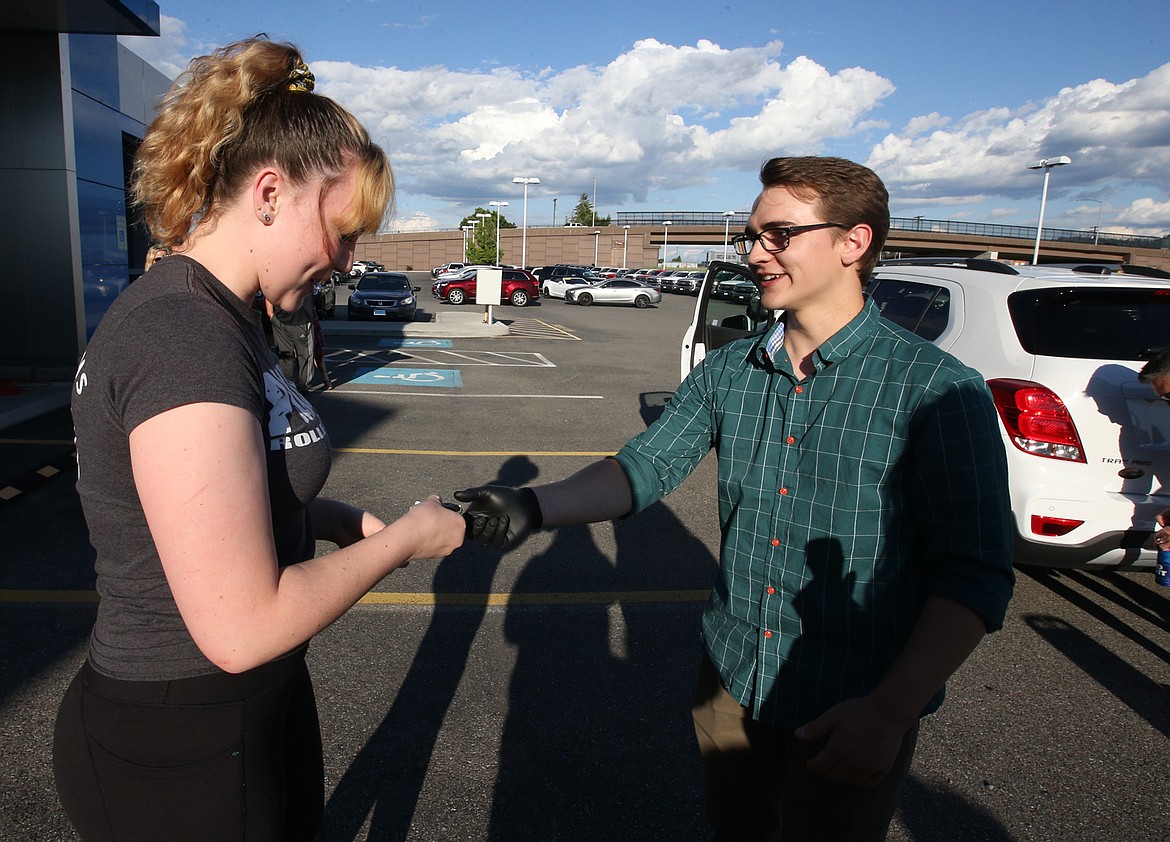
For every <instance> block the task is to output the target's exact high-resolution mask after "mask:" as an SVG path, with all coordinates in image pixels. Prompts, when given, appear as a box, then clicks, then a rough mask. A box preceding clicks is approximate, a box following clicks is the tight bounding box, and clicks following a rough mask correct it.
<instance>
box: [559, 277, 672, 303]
mask: <svg viewBox="0 0 1170 842" xmlns="http://www.w3.org/2000/svg"><path fill="white" fill-rule="evenodd" d="M660 301H662V293H660V292H659V291H658V290H656V289H654V287H652V286H647V285H646V284H643V283H640V282H639V281H631V280H629V279H628V278H614V279H613V280H611V281H603V282H602V283H600V284H590V285H589V286H585V287H569V288H568V289H566V290H565V303H566V304H580V305H581V306H583V307H587V306H589V305H590V304H594V303H596V304H633V305H634V306H635V307H637V308H638V309H642V308H645V307H649V306H650V305H651V304H658V303H659V302H660Z"/></svg>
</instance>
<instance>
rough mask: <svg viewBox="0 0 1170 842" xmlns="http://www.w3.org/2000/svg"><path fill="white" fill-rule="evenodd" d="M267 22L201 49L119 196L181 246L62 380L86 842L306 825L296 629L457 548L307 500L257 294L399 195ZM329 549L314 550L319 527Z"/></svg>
mask: <svg viewBox="0 0 1170 842" xmlns="http://www.w3.org/2000/svg"><path fill="white" fill-rule="evenodd" d="M312 89H313V77H312V74H311V73H310V72H309V70H308V67H307V66H306V65H305V64H304V61H303V60H302V58H301V55H300V53H299V51H298V50H297V49H296V48H295V47H294V46H292V45H290V44H283V43H276V42H272V41H269V40H267V39H265V38H254V39H249V40H246V41H241V42H237V43H234V44H231V45H228V46H226V47H223V48H221V49H219V50H217V51H215V52H214V53H213V54H212V55H209V56H203V57H200V58H196V59H195V60H193V61H192V63H191V64H190V66H189V67H188V68H187V70H186V71H185V72H184V73H183V74H182V75H181V76H180V77H179V79H178V80H177V82H176V83H175V85H174V86H173V87H172V89H171V90H170V92H169V93H168V94H167V95H166V97H165V99H164V100H163V102H162V104H161V106H160V109H159V111H158V114H157V116H156V117H155V119H154V121H153V122H152V124H151V125H150V127H149V130H148V131H147V133H146V137H145V139H144V140H143V143H142V145H141V147H140V149H139V152H138V156H137V159H136V161H135V167H134V173H133V190H134V195H135V199H136V201H137V203H138V204H139V205H140V206H141V207H142V209H143V212H144V217H145V221H146V224H147V226H148V227H149V229H150V231H151V233H152V235H153V236H154V237H155V238H157V240H158V242H159V244H160V245H162V246H164V247H167V248H170V249H171V250H172V252H173V254H172V255H171V256H168V257H167V258H166V259H165V260H163V261H161V262H159V263H158V264H157V265H154V266H152V267H151V268H150V269H149V271H147V272H146V274H145V275H143V277H142V279H141V280H140V281H139V282H137V283H135V284H133V285H132V286H130V287H129V288H128V289H127V290H126V291H125V292H123V293H122V295H120V296H119V297H118V298H117V299H116V300H115V301H114V303H113V305H112V306H111V307H110V309H109V311H108V313H107V315H106V316H105V318H104V319H103V320H102V322H101V324H100V325H99V326H98V328H97V330H96V331H95V333H94V336H93V338H92V340H91V341H90V343H89V345H88V347H87V349H86V351H85V354H84V356H83V357H82V360H81V363H80V365H79V367H78V370H77V375H76V379H75V383H74V396H73V405H72V410H73V419H74V425H75V432H76V441H77V458H78V467H79V478H78V482H77V489H78V493H79V495H80V498H81V503H82V507H83V509H84V512H85V517H86V522H87V525H88V527H89V533H90V540H91V543H92V544H93V546H94V548H95V550H96V572H97V590H98V593H99V595H100V597H101V599H100V602H99V605H98V609H97V618H96V622H95V625H94V629H93V633H92V635H91V638H90V642H89V648H88V654H87V657H86V659H85V663H84V664H83V665H82V667H81V669H80V671H79V672H78V674H77V676H76V678H75V679H74V680H73V682H72V683H71V685H70V686H69V688H68V690H67V691H66V693H65V697H64V699H63V700H62V702H61V706H60V708H59V711H58V716H57V723H56V731H55V735H54V748H53V768H54V776H55V780H56V784H57V790H58V793H59V795H60V799H61V803H62V805H63V806H64V809H65V811H66V813H67V814H68V816H69V818H70V820H71V821H72V823H73V825H74V827H75V828H76V829H77V832H78V834H79V835H80V837H81V838H82V839H84V840H86V842H90V840H134V839H141V840H164V839H165V840H247V842H258V840H264V842H269V840H285V842H290V841H291V840H306V842H307V841H308V840H320V839H323V838H324V831H323V828H322V823H323V821H322V816H323V813H324V774H323V761H322V747H321V735H320V730H319V727H318V720H317V709H316V702H315V700H314V695H313V687H312V682H311V680H310V677H309V674H308V671H307V669H306V666H305V652H306V649H307V646H308V643H309V640H310V639H311V638H312V637H313V635H314V634H316V633H317V632H319V631H321V630H322V629H323V628H325V627H326V626H328V625H329V624H330V623H332V622H333V621H334V620H336V619H337V618H338V617H339V616H340V615H341V614H342V613H344V612H345V611H346V610H347V609H348V608H349V607H350V606H351V605H353V604H354V603H355V602H356V601H357V600H358V599H359V598H360V597H361V596H363V595H364V594H365V593H366V592H367V591H368V590H369V589H370V588H371V587H373V586H374V585H375V584H376V583H377V582H378V581H379V580H380V579H382V578H383V577H385V576H386V575H387V574H389V573H391V572H393V571H394V570H396V569H397V568H400V567H403V566H405V565H406V564H407V563H408V562H410V561H411V560H414V559H426V558H439V557H442V556H445V555H447V554H448V553H450V552H451V551H452V550H453V549H454V548H456V547H458V546H459V545H460V544H461V543H462V541H463V537H464V522H463V520H462V518H460V517H459V516H458V515H457V514H456V513H455V512H452V511H449V510H448V509H445V508H443V507H442V506H441V505H440V504H439V501H438V497H437V496H431V497H428V498H427V499H426V500H425V501H423V502H421V503H418V504H417V505H414V506H413V507H411V508H409V509H407V510H406V511H405V512H404V513H403V514H402V515H401V516H400V517H398V519H397V520H394V521H393V522H391V523H389V524H388V525H387V524H386V523H384V522H383V520H382V519H381V518H380V517H379V516H377V515H375V514H373V513H370V512H367V511H363V510H361V509H359V508H355V507H353V506H350V505H348V504H345V503H342V502H339V501H335V500H329V499H326V498H324V497H320V496H318V493H319V492H320V491H321V488H322V486H323V485H324V483H325V480H326V478H327V476H328V474H329V467H330V459H331V448H330V442H329V437H328V434H327V432H326V430H325V427H324V425H323V424H322V421H321V418H320V417H319V416H318V415H317V413H316V411H315V410H314V408H313V406H312V405H311V404H310V403H309V402H308V401H307V400H306V399H305V398H303V397H302V396H301V395H300V394H299V393H298V392H297V390H296V388H295V387H294V386H293V385H292V384H290V383H289V381H288V380H287V379H286V378H285V377H284V375H283V374H282V373H281V370H280V366H279V365H278V363H277V360H276V358H275V357H274V356H273V354H272V352H271V350H270V348H269V347H268V345H267V343H266V342H265V340H264V338H263V336H262V333H261V329H260V321H259V314H258V313H257V312H256V311H255V309H254V308H253V301H254V300H255V299H256V297H257V295H258V294H259V293H262V294H263V295H264V297H265V298H267V299H268V300H270V301H272V302H273V303H274V304H276V305H277V306H279V307H280V308H282V309H284V310H288V311H290V312H292V311H296V310H297V309H298V308H299V307H300V304H301V302H302V300H304V299H305V297H306V296H308V295H310V294H311V290H312V287H313V282H314V279H315V278H324V277H327V276H328V275H329V273H330V271H332V270H334V269H341V270H345V269H348V268H349V265H350V262H351V261H352V259H353V251H354V243H355V242H356V240H357V238H358V235H359V234H361V233H362V232H364V231H373V230H376V229H377V227H378V224H379V222H380V221H381V219H382V217H383V215H384V214H385V212H386V209H387V206H388V205H389V202H390V199H391V197H392V195H393V179H392V175H391V170H390V165H389V162H388V161H387V160H386V157H385V153H384V152H382V150H381V149H379V148H378V147H377V146H376V145H375V144H373V143H372V142H371V141H370V138H369V136H368V134H367V133H366V131H365V129H364V128H363V127H362V126H361V124H360V123H359V122H358V121H357V120H356V119H355V118H354V117H353V116H352V115H350V114H349V113H348V112H346V111H345V110H344V109H342V108H341V107H340V106H339V105H337V104H336V103H335V102H333V101H332V100H330V99H327V98H325V97H322V96H319V95H317V94H315V93H313V92H312ZM318 539H320V540H324V541H328V542H332V543H334V544H336V545H337V547H338V549H336V550H335V551H333V552H329V553H327V554H325V555H323V556H321V557H316V558H315V557H314V555H315V550H316V541H317V540H318Z"/></svg>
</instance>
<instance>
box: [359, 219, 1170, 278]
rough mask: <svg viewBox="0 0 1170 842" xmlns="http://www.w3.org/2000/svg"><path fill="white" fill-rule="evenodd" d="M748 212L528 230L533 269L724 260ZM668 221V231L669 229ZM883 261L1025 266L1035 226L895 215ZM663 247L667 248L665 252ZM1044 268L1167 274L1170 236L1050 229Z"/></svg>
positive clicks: (1045, 235) (417, 254) (510, 259)
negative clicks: (683, 253) (677, 256)
mask: <svg viewBox="0 0 1170 842" xmlns="http://www.w3.org/2000/svg"><path fill="white" fill-rule="evenodd" d="M747 218H748V214H747V213H746V212H738V213H736V214H734V215H732V216H728V217H725V216H724V215H723V214H722V213H709V212H704V211H688V212H678V213H672V214H668V213H663V212H638V213H619V214H617V215H616V216H615V217H614V222H613V224H611V225H605V226H597V227H590V226H583V227H562V228H551V227H536V226H531V225H530V226H529V227H528V264H529V265H530V266H541V265H546V264H550V263H575V264H582V265H585V266H590V265H592V266H630V267H645V268H649V267H654V266H661V265H663V261H664V260H666V261H668V262H670V261H671V260H672V257H671V254H667V253H664V251H665V252H672V251H673V249H674V248H675V247H679V248H683V247H688V246H703V247H705V248H706V249H707V251H708V253H709V254H712V255H713V256H719V257H722V254H721V252H723V251H724V250H726V252H727V253H728V255H729V256H733V255H734V252H733V251H731V249H730V247H729V246H728V244H727V242H728V240H727V238H728V237H729V236H733V235H735V234H738V233H740V232H741V231H743V229H744V226H745V225H746V224H747ZM667 222H669V223H670V224H669V225H666V224H665V223H667ZM890 223H891V224H890V233H889V236H888V237H887V238H886V247H885V251H884V252H883V256H884V257H887V258H895V257H918V256H927V255H959V256H963V257H976V256H985V257H992V258H996V259H1000V260H1006V261H1010V262H1018V263H1028V262H1031V259H1032V250H1033V248H1034V246H1035V241H1036V228H1035V227H1034V226H1033V227H1027V226H1014V225H991V224H984V223H972V222H960V221H955V220H940V219H925V218H923V217H909V218H906V217H895V218H893V219H891V220H890ZM522 237H523V231H522V230H521V229H520V228H505V229H502V230H501V231H500V262H501V263H507V264H513V263H517V262H518V259H519V257H520V254H521V249H522V243H521V240H522ZM664 246H665V249H664ZM463 249H464V239H463V231H462V230H460V229H453V230H441V231H409V232H398V233H388V234H377V235H374V236H369V237H363V238H362V239H361V240H360V241H359V242H358V247H357V255H356V258H357V259H364V260H374V261H377V262H378V263H381V264H382V265H383V266H385V267H386V268H388V269H398V270H412V269H413V270H422V269H430V268H432V267H434V266H439V265H441V264H443V263H447V262H449V261H461V260H463ZM1040 262H1041V263H1070V262H1092V263H1130V264H1137V265H1141V266H1151V267H1154V268H1158V269H1166V270H1170V236H1164V237H1147V236H1139V235H1131V234H1112V233H1107V232H1104V231H1094V230H1088V231H1078V230H1073V229H1059V228H1048V227H1045V228H1044V229H1043V231H1042V233H1041V238H1040Z"/></svg>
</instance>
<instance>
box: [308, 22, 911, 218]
mask: <svg viewBox="0 0 1170 842" xmlns="http://www.w3.org/2000/svg"><path fill="white" fill-rule="evenodd" d="M781 46H782V45H781V44H780V42H774V43H771V44H767V45H765V46H762V47H745V48H739V49H734V50H727V49H723V48H721V47H719V46H718V45H716V44H713V43H711V42H710V41H699V42H698V43H697V44H695V45H694V46H689V45H688V46H681V47H676V46H672V45H668V44H663V43H660V42H658V41H655V40H653V39H647V40H643V41H639V42H637V43H636V44H635V45H634V46H633V47H632V48H631V49H630V50H629V51H628V52H626V53H624V54H622V55H620V56H618V57H617V58H615V59H614V60H613V61H612V62H610V63H609V64H607V65H605V66H602V67H586V66H579V67H573V68H569V69H566V70H561V71H555V72H554V71H551V70H545V71H543V72H541V73H538V74H533V75H524V74H521V73H519V72H517V71H514V70H509V69H497V70H492V71H489V72H456V71H451V70H448V69H446V68H443V67H430V68H425V69H422V70H401V69H398V68H384V67H382V68H365V67H358V66H355V65H353V64H349V63H345V62H320V63H316V64H314V72H316V73H317V78H318V80H319V81H320V82H321V87H320V90H321V91H322V92H324V93H327V94H328V95H330V96H333V97H334V98H336V99H337V100H338V101H339V102H342V103H343V104H345V105H346V106H347V107H349V108H351V109H352V110H354V112H355V113H356V114H357V115H358V116H359V117H360V118H361V119H362V120H363V121H364V122H365V123H366V124H367V125H368V126H369V127H370V129H371V131H372V132H373V134H374V136H375V137H376V138H379V139H381V140H382V142H383V143H384V144H385V146H386V148H387V151H388V152H389V153H390V155H391V159H392V161H393V162H394V164H395V167H396V169H397V171H398V173H399V175H400V177H401V179H402V184H403V186H404V188H405V189H408V190H410V191H412V192H416V193H424V194H429V195H431V196H434V197H439V198H458V197H460V196H464V197H476V198H479V197H483V196H486V195H492V194H493V192H498V191H499V190H500V189H501V185H502V184H507V183H509V182H510V180H511V178H512V176H513V175H515V174H517V173H521V172H524V173H528V172H532V173H538V174H540V176H541V178H542V187H541V190H542V191H544V192H548V193H550V194H552V195H557V194H561V195H564V194H573V193H575V192H577V191H579V190H581V189H584V188H585V187H587V186H588V185H589V184H590V181H591V178H592V177H593V176H594V175H596V174H597V173H598V172H603V173H604V182H605V183H606V184H607V185H608V186H609V187H608V195H609V198H610V201H611V202H619V201H622V199H623V198H624V199H629V200H634V201H642V200H645V199H646V197H647V196H648V195H649V194H651V193H655V192H656V191H665V190H672V189H678V188H683V187H687V186H692V185H696V184H702V183H705V182H708V181H710V180H711V179H712V178H713V177H714V176H715V174H716V172H717V171H718V170H726V169H744V170H751V171H754V170H755V169H756V168H757V167H758V166H759V165H760V163H761V162H762V161H763V160H765V159H766V158H768V157H771V156H773V155H776V154H783V153H784V152H799V151H804V152H812V151H817V150H820V149H823V148H825V146H826V145H827V144H829V143H831V142H832V141H833V140H834V139H836V138H841V137H845V136H848V135H853V134H856V133H858V132H860V131H863V130H865V129H866V128H868V127H869V126H870V125H871V123H870V122H869V121H867V120H866V115H867V114H868V113H869V112H870V111H871V110H872V109H873V108H874V107H875V106H876V104H877V103H878V102H879V101H880V100H881V99H882V98H883V97H885V96H887V95H888V94H889V93H891V92H892V91H893V85H892V84H891V83H890V82H889V81H888V80H885V79H882V78H881V77H880V76H878V75H876V74H874V73H871V72H870V71H867V70H863V69H861V68H849V69H846V70H843V71H841V72H839V73H836V74H832V73H829V72H828V71H827V70H825V68H823V67H821V66H820V65H818V64H817V63H816V62H814V61H812V60H811V59H808V58H805V57H798V58H796V59H794V60H793V61H792V62H790V63H789V64H788V65H783V64H781V63H780V62H779V61H778V56H779V54H780V51H781ZM546 185H547V186H546ZM617 185H621V188H620V189H621V192H622V194H623V195H622V197H619V196H617V195H615V192H616V190H617V189H618V188H617Z"/></svg>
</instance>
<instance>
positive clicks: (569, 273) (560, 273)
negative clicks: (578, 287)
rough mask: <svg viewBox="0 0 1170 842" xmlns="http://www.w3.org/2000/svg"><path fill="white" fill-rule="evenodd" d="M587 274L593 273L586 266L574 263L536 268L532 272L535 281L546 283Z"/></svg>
mask: <svg viewBox="0 0 1170 842" xmlns="http://www.w3.org/2000/svg"><path fill="white" fill-rule="evenodd" d="M587 272H593V269H592V268H590V267H588V266H580V265H578V264H574V263H557V264H554V265H552V266H537V267H536V268H535V269H533V270H532V274H533V275H534V276H536V279H537V281H547V280H550V279H552V278H580V277H581V276H583V275H584V274H586V273H587Z"/></svg>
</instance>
